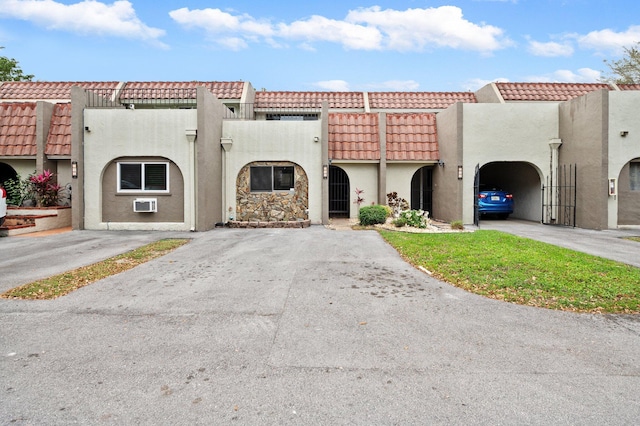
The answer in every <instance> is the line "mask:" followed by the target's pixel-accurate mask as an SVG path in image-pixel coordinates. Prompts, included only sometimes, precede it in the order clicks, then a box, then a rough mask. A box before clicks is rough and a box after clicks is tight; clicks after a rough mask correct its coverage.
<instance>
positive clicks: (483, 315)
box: [0, 227, 640, 425]
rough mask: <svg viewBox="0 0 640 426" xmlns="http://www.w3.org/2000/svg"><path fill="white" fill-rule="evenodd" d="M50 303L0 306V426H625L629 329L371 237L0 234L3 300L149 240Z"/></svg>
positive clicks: (631, 376)
mask: <svg viewBox="0 0 640 426" xmlns="http://www.w3.org/2000/svg"><path fill="white" fill-rule="evenodd" d="M168 235H171V236H187V237H190V238H193V240H192V241H191V242H190V243H189V244H187V245H185V246H183V247H181V248H179V249H178V250H176V251H174V252H173V253H171V254H169V255H167V256H165V257H162V258H159V259H156V260H153V261H151V262H149V263H146V264H144V265H142V266H139V267H137V268H135V269H133V270H130V271H127V272H125V273H122V274H120V275H117V276H113V277H110V278H108V279H105V280H102V281H100V282H98V283H95V284H93V285H90V286H88V287H85V288H83V289H80V290H79V291H76V292H74V293H72V294H70V295H69V296H66V297H63V298H60V299H58V300H53V301H12V300H4V299H0V324H1V325H0V424H14V425H66V424H75V423H77V424H145V425H158V424H172V425H174V424H175V425H194V424H203V425H210V424H228V423H234V424H465V425H468V424H492V425H499V424H509V425H512V424H605V423H606V424H636V423H637V421H638V419H640V393H638V389H640V320H639V318H638V317H636V316H607V315H586V314H572V313H564V312H556V311H549V310H543V309H537V308H529V307H524V306H518V305H512V304H508V303H503V302H498V301H494V300H489V299H485V298H482V297H480V296H476V295H473V294H470V293H467V292H465V291H462V290H460V289H457V288H455V287H452V286H450V285H448V284H445V283H442V282H440V281H437V280H435V279H433V278H430V277H429V276H427V275H425V274H424V273H422V272H420V271H419V270H416V269H414V268H413V267H411V266H410V265H408V264H406V263H405V262H404V261H403V260H402V259H401V258H400V257H399V256H398V255H397V253H396V252H395V251H394V250H393V249H392V248H391V247H389V246H388V245H387V244H386V243H385V242H384V241H383V240H382V239H381V238H380V237H379V236H378V234H377V233H376V232H373V231H332V230H328V229H325V228H323V227H311V228H309V229H293V230H286V229H281V230H230V229H220V230H215V231H211V232H206V233H194V234H189V233H186V234H180V233H176V234H168V233H126V232H120V233H119V232H88V231H82V232H79V231H74V232H69V233H66V234H61V235H56V236H51V237H43V238H38V239H19V238H7V239H2V240H0V250H1V251H2V258H1V260H0V271H1V272H0V289H2V288H4V289H6V288H8V287H13V286H15V285H17V284H20V283H22V282H26V281H30V280H31V279H32V278H34V277H37V276H42V275H48V274H51V273H54V272H56V271H63V270H66V269H70V268H71V267H75V266H77V265H79V264H82V263H85V264H86V263H92V262H93V261H95V260H99V259H98V258H100V257H102V258H104V257H108V256H110V255H112V254H115V253H119V252H122V251H125V250H127V249H129V248H131V247H132V246H137V245H142V244H144V243H145V242H148V241H151V240H154V239H158V238H160V237H164V236H168Z"/></svg>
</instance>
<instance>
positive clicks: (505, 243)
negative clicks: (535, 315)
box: [380, 230, 640, 313]
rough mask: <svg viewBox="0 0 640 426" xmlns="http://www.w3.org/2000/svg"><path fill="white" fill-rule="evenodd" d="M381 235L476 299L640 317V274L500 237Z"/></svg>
mask: <svg viewBox="0 0 640 426" xmlns="http://www.w3.org/2000/svg"><path fill="white" fill-rule="evenodd" d="M380 234H381V235H382V237H383V238H384V239H385V240H387V241H388V242H389V243H390V244H391V245H392V246H393V247H395V248H396V249H397V250H398V252H399V253H400V254H401V255H402V256H403V257H404V258H405V259H406V260H407V261H408V262H410V263H411V264H413V265H415V266H422V267H424V268H426V269H427V270H429V271H430V272H432V274H433V276H435V277H436V278H439V279H441V280H443V281H446V282H449V283H451V284H453V285H455V286H458V287H461V288H464V289H466V290H468V291H471V292H474V293H477V294H481V295H484V296H487V297H491V298H494V299H500V300H505V301H508V302H514V303H520V304H523V305H530V306H539V307H544V308H550V309H560V310H568V311H575V312H603V313H604V312H607V313H639V312H640V268H635V267H633V266H629V265H625V264H622V263H618V262H614V261H611V260H607V259H603V258H599V257H595V256H591V255H588V254H584V253H579V252H575V251H572V250H568V249H564V248H561V247H556V246H554V245H550V244H546V243H542V242H538V241H534V240H530V239H526V238H521V237H516V236H513V235H510V234H506V233H503V232H499V231H483V230H481V231H476V232H468V233H442V234H433V233H432V234H429V233H427V234H410V233H404V232H393V231H380Z"/></svg>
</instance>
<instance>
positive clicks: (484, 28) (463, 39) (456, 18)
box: [347, 6, 512, 52]
mask: <svg viewBox="0 0 640 426" xmlns="http://www.w3.org/2000/svg"><path fill="white" fill-rule="evenodd" d="M347 21H349V22H353V23H363V24H366V25H367V26H373V27H376V28H378V29H379V30H380V31H381V32H382V33H383V35H384V39H383V44H382V46H381V47H384V48H386V49H390V50H400V51H420V50H423V49H425V48H426V49H431V48H434V47H450V48H454V49H464V50H476V51H480V52H491V51H494V50H498V49H502V48H505V47H507V46H510V45H511V44H512V42H511V41H510V40H509V39H508V38H506V37H503V30H501V29H500V28H497V27H494V26H491V25H485V24H482V25H478V24H474V23H472V22H470V21H468V20H466V19H464V18H463V15H462V9H460V8H459V7H455V6H441V7H438V8H429V9H407V10H404V11H399V10H393V9H386V10H382V9H380V7H379V6H373V7H370V8H363V9H358V10H355V11H350V12H349V14H348V15H347Z"/></svg>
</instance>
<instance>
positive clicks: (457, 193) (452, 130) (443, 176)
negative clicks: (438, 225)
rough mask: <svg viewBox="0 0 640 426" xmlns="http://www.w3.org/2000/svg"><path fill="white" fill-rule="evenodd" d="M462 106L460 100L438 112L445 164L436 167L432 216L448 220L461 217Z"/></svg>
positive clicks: (440, 139)
mask: <svg viewBox="0 0 640 426" xmlns="http://www.w3.org/2000/svg"><path fill="white" fill-rule="evenodd" d="M463 105H464V104H462V103H457V104H455V105H453V106H451V107H449V108H447V109H446V110H445V111H442V112H440V113H438V115H436V120H437V126H438V152H439V154H440V160H441V161H442V162H443V163H444V166H442V167H441V166H438V167H435V168H434V169H433V212H431V216H432V217H433V218H435V219H440V220H444V221H446V222H452V221H454V220H462V181H461V180H458V177H457V176H458V165H459V164H460V165H461V164H462V136H463V132H462V123H463V112H464V109H463ZM471 215H472V216H473V212H471ZM472 222H473V219H472V220H471V222H468V223H472Z"/></svg>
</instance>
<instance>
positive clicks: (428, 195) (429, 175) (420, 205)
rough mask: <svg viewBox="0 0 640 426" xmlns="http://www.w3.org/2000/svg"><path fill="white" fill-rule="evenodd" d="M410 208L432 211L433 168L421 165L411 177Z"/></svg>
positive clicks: (430, 212)
mask: <svg viewBox="0 0 640 426" xmlns="http://www.w3.org/2000/svg"><path fill="white" fill-rule="evenodd" d="M411 209H412V210H423V211H425V212H429V215H431V214H432V213H433V169H432V168H431V167H429V166H425V167H421V168H420V169H419V170H418V171H417V172H415V173H414V175H413V178H411Z"/></svg>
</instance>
